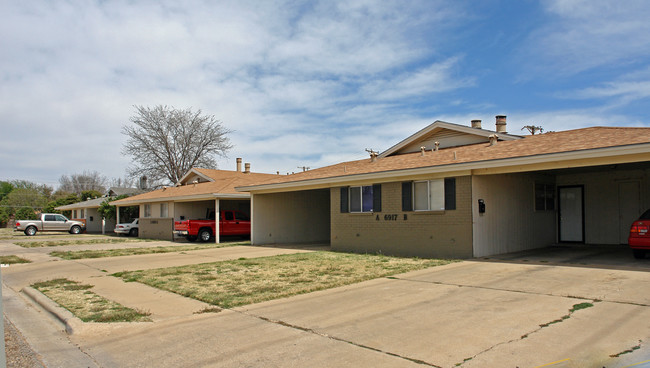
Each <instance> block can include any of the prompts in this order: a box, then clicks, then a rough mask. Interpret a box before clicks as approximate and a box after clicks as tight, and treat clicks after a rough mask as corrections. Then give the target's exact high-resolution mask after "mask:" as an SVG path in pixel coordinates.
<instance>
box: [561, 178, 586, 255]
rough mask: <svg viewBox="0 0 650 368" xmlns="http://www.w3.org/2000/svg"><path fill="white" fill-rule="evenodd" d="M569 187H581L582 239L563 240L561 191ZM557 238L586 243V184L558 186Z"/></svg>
mask: <svg viewBox="0 0 650 368" xmlns="http://www.w3.org/2000/svg"><path fill="white" fill-rule="evenodd" d="M569 188H580V195H581V197H582V198H581V209H580V210H581V212H582V213H581V215H582V240H580V241H576V240H564V241H563V240H562V201H561V197H560V191H561V190H562V189H569ZM557 240H558V243H577V244H584V243H585V186H584V184H579V185H562V186H558V187H557Z"/></svg>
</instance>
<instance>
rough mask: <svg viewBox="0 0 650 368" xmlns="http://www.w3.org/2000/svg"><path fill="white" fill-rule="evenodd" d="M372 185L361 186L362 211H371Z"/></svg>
mask: <svg viewBox="0 0 650 368" xmlns="http://www.w3.org/2000/svg"><path fill="white" fill-rule="evenodd" d="M372 199H373V197H372V186H370V185H368V186H365V187H362V199H361V203H362V208H363V212H372Z"/></svg>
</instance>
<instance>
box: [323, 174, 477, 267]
mask: <svg viewBox="0 0 650 368" xmlns="http://www.w3.org/2000/svg"><path fill="white" fill-rule="evenodd" d="M330 193H331V229H332V230H331V244H332V249H333V250H342V251H353V252H368V253H376V252H381V253H383V254H387V255H399V256H418V257H439V258H469V257H472V209H471V179H470V177H469V176H463V177H457V178H456V209H455V210H446V211H442V212H414V211H410V212H403V211H402V183H401V182H394V183H384V184H382V212H380V213H371V214H357V213H340V188H331V190H330ZM391 215H397V216H396V220H393V218H394V217H391ZM405 216H406V217H405Z"/></svg>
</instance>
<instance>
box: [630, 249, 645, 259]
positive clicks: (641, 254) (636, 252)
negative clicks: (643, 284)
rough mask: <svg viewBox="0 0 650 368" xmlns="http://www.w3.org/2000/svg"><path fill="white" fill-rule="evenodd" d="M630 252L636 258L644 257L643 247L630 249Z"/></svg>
mask: <svg viewBox="0 0 650 368" xmlns="http://www.w3.org/2000/svg"><path fill="white" fill-rule="evenodd" d="M632 254H633V255H634V258H636V259H643V258H645V249H632Z"/></svg>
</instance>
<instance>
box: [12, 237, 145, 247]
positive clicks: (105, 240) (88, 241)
mask: <svg viewBox="0 0 650 368" xmlns="http://www.w3.org/2000/svg"><path fill="white" fill-rule="evenodd" d="M150 241H153V240H151V239H118V238H108V237H107V238H103V239H86V240H83V239H78V240H42V241H25V242H16V243H14V244H16V245H20V246H21V247H23V248H40V247H60V246H64V245H87V244H115V243H141V242H150Z"/></svg>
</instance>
